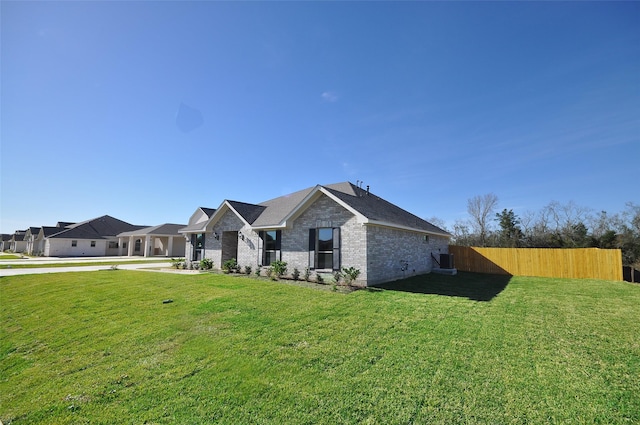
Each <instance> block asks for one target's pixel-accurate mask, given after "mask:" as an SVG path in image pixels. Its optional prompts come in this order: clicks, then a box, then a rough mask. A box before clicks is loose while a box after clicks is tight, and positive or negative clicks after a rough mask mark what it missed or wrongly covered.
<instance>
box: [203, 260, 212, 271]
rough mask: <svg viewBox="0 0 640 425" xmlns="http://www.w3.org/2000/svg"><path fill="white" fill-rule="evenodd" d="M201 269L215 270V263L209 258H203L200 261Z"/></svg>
mask: <svg viewBox="0 0 640 425" xmlns="http://www.w3.org/2000/svg"><path fill="white" fill-rule="evenodd" d="M200 268H201V269H202V270H211V269H212V268H213V261H212V260H211V259H209V258H203V259H202V260H200Z"/></svg>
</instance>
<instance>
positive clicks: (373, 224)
mask: <svg viewBox="0 0 640 425" xmlns="http://www.w3.org/2000/svg"><path fill="white" fill-rule="evenodd" d="M211 211H212V214H211V215H210V217H209V218H208V219H207V220H202V221H200V222H199V223H194V224H192V223H191V222H190V225H189V226H188V227H186V228H184V229H181V230H180V232H181V233H183V234H184V235H185V239H186V240H187V241H186V253H185V255H186V258H187V260H190V261H199V260H201V259H203V258H209V259H211V260H212V261H213V265H214V267H215V268H221V267H222V264H223V263H224V262H225V261H226V260H228V259H231V258H235V259H237V262H238V265H239V266H241V267H244V266H251V267H252V268H253V269H254V270H255V269H256V267H267V266H269V265H270V264H271V262H272V261H275V260H282V261H286V262H287V267H288V270H289V272H291V271H293V269H294V268H297V269H298V270H299V271H300V273H301V274H302V273H304V270H305V269H306V268H307V267H308V268H309V269H310V270H311V271H312V272H313V273H331V272H332V271H335V270H340V268H341V267H355V268H357V269H359V270H360V276H359V278H358V283H359V284H361V285H375V284H378V283H383V282H388V281H392V280H396V279H402V278H405V277H409V276H412V275H416V274H424V273H429V272H431V271H432V269H433V268H434V263H433V260H432V256H435V257H438V255H439V254H445V253H447V252H448V245H449V239H450V237H451V235H450V234H449V233H447V232H446V231H444V230H442V229H440V228H438V227H436V226H434V225H433V224H431V223H429V222H427V221H425V220H423V219H421V218H420V217H417V216H415V215H413V214H411V213H409V212H407V211H405V210H403V209H401V208H399V207H397V206H396V205H393V204H391V203H390V202H387V201H385V200H384V199H382V198H380V197H378V196H376V195H374V194H373V193H370V192H369V190H368V188H367V190H365V189H362V188H361V187H358V186H356V185H354V184H352V183H349V182H343V183H336V184H331V185H326V186H321V185H318V186H315V187H311V188H307V189H304V190H301V191H298V192H295V193H292V194H289V195H285V196H281V197H279V198H275V199H272V200H269V201H266V202H263V203H260V204H248V203H244V202H237V201H230V200H225V201H223V202H222V204H221V205H220V207H218V208H217V209H216V210H211Z"/></svg>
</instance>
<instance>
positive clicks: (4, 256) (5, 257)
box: [0, 254, 22, 260]
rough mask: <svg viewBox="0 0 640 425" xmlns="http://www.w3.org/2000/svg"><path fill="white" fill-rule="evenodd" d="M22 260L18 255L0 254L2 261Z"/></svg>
mask: <svg viewBox="0 0 640 425" xmlns="http://www.w3.org/2000/svg"><path fill="white" fill-rule="evenodd" d="M21 258H22V256H21V255H17V254H0V260H19V259H21Z"/></svg>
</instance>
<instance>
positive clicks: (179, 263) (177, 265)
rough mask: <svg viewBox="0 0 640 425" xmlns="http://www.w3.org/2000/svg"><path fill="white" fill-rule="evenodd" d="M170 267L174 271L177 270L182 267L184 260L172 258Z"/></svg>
mask: <svg viewBox="0 0 640 425" xmlns="http://www.w3.org/2000/svg"><path fill="white" fill-rule="evenodd" d="M171 267H173V268H174V269H179V268H180V267H184V258H172V259H171Z"/></svg>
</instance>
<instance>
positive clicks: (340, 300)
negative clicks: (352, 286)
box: [0, 270, 640, 425]
mask: <svg viewBox="0 0 640 425" xmlns="http://www.w3.org/2000/svg"><path fill="white" fill-rule="evenodd" d="M391 287H392V286H391V285H389V286H387V288H391ZM393 287H394V289H398V290H388V289H387V290H383V291H364V290H362V291H356V292H353V293H351V294H341V293H334V292H331V291H318V290H315V289H311V288H307V287H299V286H295V285H288V284H282V283H277V282H270V281H265V280H256V279H251V278H244V277H237V276H228V275H216V274H199V275H176V274H163V273H148V272H135V271H123V270H115V271H101V272H85V273H61V274H51V275H31V276H16V277H3V278H0V296H1V304H2V306H1V309H0V318H1V320H2V330H1V334H0V420H2V422H3V423H4V424H5V425H7V424H12V423H15V424H33V423H46V424H83V423H91V424H114V423H136V424H138V423H156V424H174V423H189V424H200V423H202V424H206V423H224V424H266V423H274V424H281V423H293V424H355V423H365V424H427V423H428V424H455V423H465V424H486V423H500V424H505V423H510V424H521V423H529V424H530V423H545V424H546V423H589V424H592V423H602V424H628V423H640V337H639V335H640V286H638V285H633V284H629V283H622V282H602V281H593V280H562V279H545V278H522V277H514V278H511V279H510V280H506V279H504V278H502V277H496V276H488V275H474V274H465V273H461V274H459V275H458V276H439V275H428V276H425V277H421V278H414V279H413V280H407V281H405V282H402V283H400V284H396V285H394V286H393ZM165 299H172V300H173V301H174V302H173V303H170V304H163V300H165Z"/></svg>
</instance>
